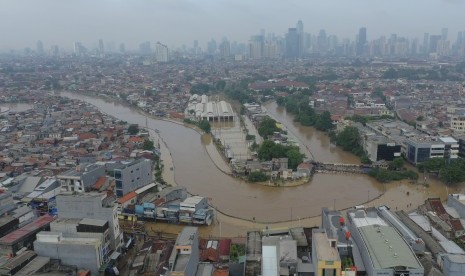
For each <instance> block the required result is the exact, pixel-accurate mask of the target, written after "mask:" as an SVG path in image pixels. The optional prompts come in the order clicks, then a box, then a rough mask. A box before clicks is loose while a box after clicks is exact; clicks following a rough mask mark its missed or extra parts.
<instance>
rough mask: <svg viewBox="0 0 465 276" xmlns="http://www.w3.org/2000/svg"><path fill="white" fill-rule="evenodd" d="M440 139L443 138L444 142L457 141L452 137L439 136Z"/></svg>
mask: <svg viewBox="0 0 465 276" xmlns="http://www.w3.org/2000/svg"><path fill="white" fill-rule="evenodd" d="M439 140H441V141H442V142H444V143H457V140H455V139H454V138H452V137H439Z"/></svg>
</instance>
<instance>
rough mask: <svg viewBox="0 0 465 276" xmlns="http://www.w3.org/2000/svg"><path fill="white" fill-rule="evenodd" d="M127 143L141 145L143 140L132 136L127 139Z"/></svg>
mask: <svg viewBox="0 0 465 276" xmlns="http://www.w3.org/2000/svg"><path fill="white" fill-rule="evenodd" d="M128 142H130V143H143V142H144V139H142V138H140V137H137V136H132V137H129V139H128Z"/></svg>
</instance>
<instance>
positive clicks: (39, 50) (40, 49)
mask: <svg viewBox="0 0 465 276" xmlns="http://www.w3.org/2000/svg"><path fill="white" fill-rule="evenodd" d="M37 54H38V55H40V56H41V55H43V54H44V44H42V41H40V40H39V41H37Z"/></svg>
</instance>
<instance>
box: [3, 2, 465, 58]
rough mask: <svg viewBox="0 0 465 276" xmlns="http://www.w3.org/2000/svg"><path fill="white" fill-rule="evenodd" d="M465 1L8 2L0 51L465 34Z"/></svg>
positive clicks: (4, 8)
mask: <svg viewBox="0 0 465 276" xmlns="http://www.w3.org/2000/svg"><path fill="white" fill-rule="evenodd" d="M464 11H465V0H234V1H226V0H0V34H1V36H0V49H7V48H24V47H31V48H35V45H36V42H37V40H39V39H40V40H42V41H43V43H44V46H45V48H46V49H49V47H50V45H52V44H58V45H60V46H61V47H63V48H68V49H71V47H72V43H73V41H80V42H82V43H84V44H85V45H87V46H89V47H93V46H95V45H97V43H98V39H100V38H101V39H103V40H104V41H105V42H106V43H107V42H110V41H113V42H114V43H115V44H116V45H118V44H119V43H120V42H124V43H125V44H126V48H135V47H137V46H138V45H139V44H140V43H141V42H143V41H146V40H149V41H151V42H156V41H160V42H162V43H165V44H167V45H168V46H170V47H173V46H181V45H182V44H186V45H187V46H189V47H192V45H193V40H194V39H198V40H199V44H200V46H201V47H205V45H206V42H207V41H208V40H210V39H211V38H214V39H216V40H217V41H219V40H220V39H221V38H223V37H225V36H226V37H227V38H228V39H230V40H237V41H240V42H246V41H247V40H248V39H249V37H250V36H251V35H253V34H257V33H259V31H260V29H265V31H266V32H274V33H275V34H277V35H282V34H284V33H285V32H286V31H287V28H288V27H293V26H295V24H296V22H297V20H299V19H301V20H302V21H303V23H304V30H305V32H310V33H313V34H317V33H318V31H319V30H320V29H322V28H324V29H326V32H327V34H336V35H338V36H339V37H340V38H351V39H354V38H355V35H356V33H357V32H358V29H359V28H360V27H362V26H366V27H367V30H368V31H367V36H368V40H371V39H374V38H377V37H379V36H380V35H387V36H388V35H390V34H391V33H397V34H398V35H400V36H407V37H419V38H420V41H422V40H421V39H422V36H423V33H424V32H430V33H437V34H440V32H441V28H442V27H448V28H449V39H451V40H452V41H455V38H456V36H457V31H465V17H464V14H465V12H464Z"/></svg>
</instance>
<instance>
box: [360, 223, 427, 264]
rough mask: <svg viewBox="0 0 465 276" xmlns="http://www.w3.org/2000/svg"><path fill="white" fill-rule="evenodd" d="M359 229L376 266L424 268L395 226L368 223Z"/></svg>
mask: <svg viewBox="0 0 465 276" xmlns="http://www.w3.org/2000/svg"><path fill="white" fill-rule="evenodd" d="M358 229H359V231H360V234H361V236H362V238H363V240H364V241H365V246H366V249H367V250H368V252H369V254H370V257H371V261H372V262H373V267H374V268H377V269H385V268H395V267H406V268H422V266H421V264H420V262H419V261H418V259H417V258H416V256H415V254H414V253H413V251H412V249H411V248H410V247H409V246H408V244H407V243H406V242H405V240H404V239H403V238H402V237H401V236H400V235H399V233H398V232H397V231H396V230H395V229H394V228H393V227H390V226H384V225H367V226H362V227H359V228H358Z"/></svg>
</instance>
